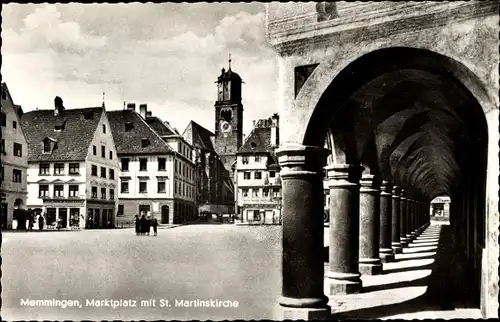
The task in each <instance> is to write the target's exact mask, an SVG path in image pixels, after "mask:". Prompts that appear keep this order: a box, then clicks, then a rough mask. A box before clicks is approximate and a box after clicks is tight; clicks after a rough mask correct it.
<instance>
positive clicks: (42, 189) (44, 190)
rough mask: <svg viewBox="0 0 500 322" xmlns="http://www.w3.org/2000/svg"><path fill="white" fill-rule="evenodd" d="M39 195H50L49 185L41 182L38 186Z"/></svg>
mask: <svg viewBox="0 0 500 322" xmlns="http://www.w3.org/2000/svg"><path fill="white" fill-rule="evenodd" d="M38 196H39V197H48V196H49V185H48V184H41V185H39V186H38Z"/></svg>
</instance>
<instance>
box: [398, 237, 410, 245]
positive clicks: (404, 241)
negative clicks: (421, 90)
mask: <svg viewBox="0 0 500 322" xmlns="http://www.w3.org/2000/svg"><path fill="white" fill-rule="evenodd" d="M399 239H400V243H401V247H402V248H405V247H408V244H409V241H408V240H407V239H406V236H405V237H400V238H399Z"/></svg>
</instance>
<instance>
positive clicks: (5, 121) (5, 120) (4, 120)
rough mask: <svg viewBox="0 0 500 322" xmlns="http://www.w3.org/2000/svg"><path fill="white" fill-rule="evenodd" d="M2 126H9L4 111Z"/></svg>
mask: <svg viewBox="0 0 500 322" xmlns="http://www.w3.org/2000/svg"><path fill="white" fill-rule="evenodd" d="M2 126H7V115H5V113H2Z"/></svg>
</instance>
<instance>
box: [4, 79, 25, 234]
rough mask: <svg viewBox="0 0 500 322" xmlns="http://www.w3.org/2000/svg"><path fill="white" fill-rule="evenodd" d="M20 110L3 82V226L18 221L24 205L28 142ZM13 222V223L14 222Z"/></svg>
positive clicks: (10, 226) (9, 226) (8, 226)
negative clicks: (20, 210)
mask: <svg viewBox="0 0 500 322" xmlns="http://www.w3.org/2000/svg"><path fill="white" fill-rule="evenodd" d="M22 115H23V110H22V109H21V107H20V106H19V105H15V104H14V102H13V100H12V97H11V95H10V92H9V89H8V88H7V85H6V84H5V83H2V111H1V128H2V131H1V134H2V136H1V150H0V153H1V155H0V161H1V165H2V168H1V170H0V171H1V172H0V175H1V177H0V195H1V201H2V202H1V208H0V213H1V224H2V226H1V227H2V229H7V228H12V227H13V223H14V222H16V224H17V216H16V214H17V210H18V209H20V208H24V207H25V206H26V198H27V194H28V191H27V169H28V144H27V143H26V138H25V136H24V131H23V128H22V126H21V116H22ZM14 225H15V224H14Z"/></svg>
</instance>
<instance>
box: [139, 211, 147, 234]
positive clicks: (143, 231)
mask: <svg viewBox="0 0 500 322" xmlns="http://www.w3.org/2000/svg"><path fill="white" fill-rule="evenodd" d="M147 221H148V220H147V219H146V216H145V215H144V214H142V216H141V220H140V222H141V228H140V232H141V233H140V234H141V235H145V234H146V228H147V227H146V225H147Z"/></svg>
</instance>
